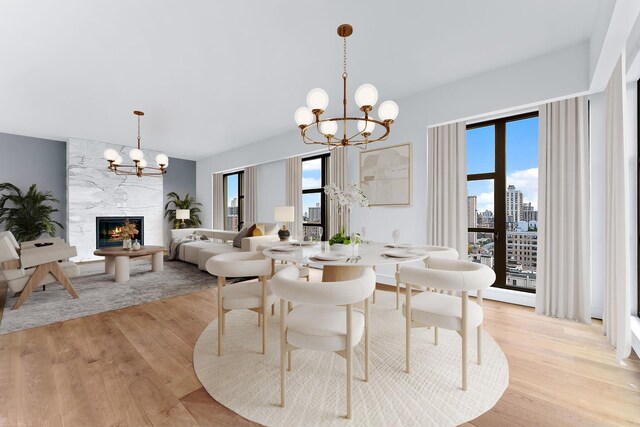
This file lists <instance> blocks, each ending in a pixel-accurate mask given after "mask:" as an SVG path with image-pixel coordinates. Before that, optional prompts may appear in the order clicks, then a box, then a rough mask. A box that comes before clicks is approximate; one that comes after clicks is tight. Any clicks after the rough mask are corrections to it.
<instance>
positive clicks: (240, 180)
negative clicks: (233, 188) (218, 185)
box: [222, 170, 244, 231]
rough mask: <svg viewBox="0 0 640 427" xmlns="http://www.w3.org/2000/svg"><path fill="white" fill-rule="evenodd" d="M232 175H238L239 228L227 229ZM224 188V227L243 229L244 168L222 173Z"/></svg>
mask: <svg viewBox="0 0 640 427" xmlns="http://www.w3.org/2000/svg"><path fill="white" fill-rule="evenodd" d="M232 175H238V229H237V230H227V217H228V215H227V212H228V208H229V206H228V205H227V203H228V194H229V193H228V182H227V179H228V177H230V176H232ZM222 188H223V197H224V199H223V200H224V204H223V212H222V218H223V221H224V223H223V224H222V227H223V228H224V229H225V230H227V231H240V230H242V226H243V225H244V170H240V171H235V172H228V173H225V174H223V175H222Z"/></svg>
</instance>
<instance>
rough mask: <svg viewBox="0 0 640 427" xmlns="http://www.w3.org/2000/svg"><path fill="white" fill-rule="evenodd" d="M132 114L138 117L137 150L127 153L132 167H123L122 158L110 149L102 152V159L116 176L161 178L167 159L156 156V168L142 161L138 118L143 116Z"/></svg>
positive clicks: (137, 112) (138, 112)
mask: <svg viewBox="0 0 640 427" xmlns="http://www.w3.org/2000/svg"><path fill="white" fill-rule="evenodd" d="M133 114H135V115H136V116H138V148H133V149H131V151H129V157H130V158H131V160H132V161H133V163H134V164H133V165H123V164H122V161H123V160H122V156H120V154H118V152H117V151H116V150H114V149H112V148H108V149H106V150H104V158H105V159H107V161H108V162H109V166H108V168H109V170H110V171H111V172H114V173H115V174H116V175H136V176H138V177H142V176H162V175H164V174H165V173H167V166H169V157H167V155H166V154H163V153H160V154H158V155H157V156H156V163H157V164H158V167H157V168H156V167H152V166H149V164H148V163H147V161H146V160H145V159H144V153H143V152H142V150H141V149H140V117H141V116H144V113H143V112H142V111H134V112H133Z"/></svg>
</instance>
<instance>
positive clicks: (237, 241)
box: [233, 227, 251, 249]
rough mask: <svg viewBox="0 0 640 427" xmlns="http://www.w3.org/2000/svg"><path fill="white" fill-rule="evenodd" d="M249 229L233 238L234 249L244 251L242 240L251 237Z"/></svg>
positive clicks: (244, 229) (243, 230) (241, 231)
mask: <svg viewBox="0 0 640 427" xmlns="http://www.w3.org/2000/svg"><path fill="white" fill-rule="evenodd" d="M249 228H251V227H249ZM249 228H243V229H242V230H240V231H239V232H238V234H236V237H234V238H233V247H234V248H238V249H242V239H244V238H245V237H247V236H248V235H249Z"/></svg>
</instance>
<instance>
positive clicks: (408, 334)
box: [404, 283, 412, 374]
mask: <svg viewBox="0 0 640 427" xmlns="http://www.w3.org/2000/svg"><path fill="white" fill-rule="evenodd" d="M404 286H405V293H406V302H405V307H404V310H405V318H406V319H405V320H406V323H405V338H404V339H405V350H404V351H405V365H406V366H405V371H406V372H407V374H410V373H411V315H412V313H411V285H409V284H408V283H405V284H404Z"/></svg>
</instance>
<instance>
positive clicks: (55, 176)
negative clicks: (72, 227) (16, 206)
mask: <svg viewBox="0 0 640 427" xmlns="http://www.w3.org/2000/svg"><path fill="white" fill-rule="evenodd" d="M0 182H10V183H12V184H14V185H15V186H17V187H18V188H20V189H21V190H22V191H27V190H28V189H29V186H31V184H36V185H37V186H38V189H39V190H40V191H51V193H53V197H55V198H56V199H58V200H59V201H60V204H59V205H57V206H56V208H57V209H58V210H59V211H60V212H56V213H55V214H54V215H53V219H54V220H56V221H58V222H60V223H61V224H63V225H64V224H66V223H67V143H66V142H65V141H54V140H51V139H42V138H32V137H29V136H21V135H12V134H8V133H0ZM0 229H4V226H0ZM58 231H59V233H58V235H59V236H60V237H62V238H65V239H66V237H67V233H66V230H58Z"/></svg>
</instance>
